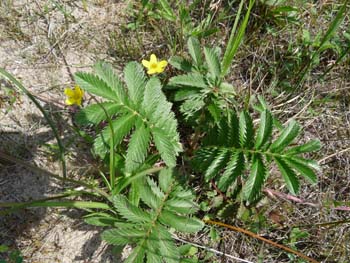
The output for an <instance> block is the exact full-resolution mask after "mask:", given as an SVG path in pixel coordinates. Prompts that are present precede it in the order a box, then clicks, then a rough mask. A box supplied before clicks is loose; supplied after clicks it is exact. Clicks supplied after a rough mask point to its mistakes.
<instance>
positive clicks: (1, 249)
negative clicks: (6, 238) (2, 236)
mask: <svg viewBox="0 0 350 263" xmlns="http://www.w3.org/2000/svg"><path fill="white" fill-rule="evenodd" d="M5 254H6V255H7V256H6V257H3V255H5ZM0 256H1V257H2V258H3V259H0V263H22V262H23V257H22V254H21V251H19V250H11V249H10V248H9V247H8V246H6V245H0Z"/></svg>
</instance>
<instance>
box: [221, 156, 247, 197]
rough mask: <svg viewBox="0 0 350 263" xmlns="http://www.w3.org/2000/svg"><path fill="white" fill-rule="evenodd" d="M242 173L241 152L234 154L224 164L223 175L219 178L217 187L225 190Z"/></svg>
mask: <svg viewBox="0 0 350 263" xmlns="http://www.w3.org/2000/svg"><path fill="white" fill-rule="evenodd" d="M243 171H244V154H243V153H242V152H238V151H237V152H234V153H233V154H232V155H231V158H230V160H229V161H228V162H227V164H226V168H225V171H224V173H223V174H222V175H221V176H220V179H219V183H218V187H219V189H220V190H222V191H226V190H227V188H228V187H229V186H230V185H231V184H232V183H233V182H234V181H235V180H236V179H237V177H238V176H240V175H242V173H243Z"/></svg>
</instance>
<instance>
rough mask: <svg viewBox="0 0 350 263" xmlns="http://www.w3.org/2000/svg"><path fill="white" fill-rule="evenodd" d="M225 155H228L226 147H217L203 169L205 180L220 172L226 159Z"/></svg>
mask: <svg viewBox="0 0 350 263" xmlns="http://www.w3.org/2000/svg"><path fill="white" fill-rule="evenodd" d="M227 157H229V152H228V149H225V148H223V149H219V151H218V152H217V154H216V155H215V156H214V159H213V160H212V161H211V164H210V165H209V167H208V168H207V170H206V171H205V174H204V178H205V179H206V180H207V181H209V180H210V179H212V178H213V177H215V176H216V175H217V174H218V173H219V172H220V170H221V169H222V168H223V167H224V165H225V163H226V161H227Z"/></svg>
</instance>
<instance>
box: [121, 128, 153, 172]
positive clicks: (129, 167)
mask: <svg viewBox="0 0 350 263" xmlns="http://www.w3.org/2000/svg"><path fill="white" fill-rule="evenodd" d="M150 139H151V133H150V131H149V129H148V128H147V127H146V126H145V125H144V124H143V123H141V125H139V127H137V128H136V130H135V132H134V133H133V135H132V136H131V138H130V141H129V147H128V150H127V154H126V160H125V169H126V171H127V172H129V173H131V172H133V171H135V170H136V169H137V168H138V167H140V166H141V165H142V164H143V162H144V161H145V159H146V156H147V150H148V146H149V142H150Z"/></svg>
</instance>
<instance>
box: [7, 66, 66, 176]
mask: <svg viewBox="0 0 350 263" xmlns="http://www.w3.org/2000/svg"><path fill="white" fill-rule="evenodd" d="M0 75H2V76H3V77H5V78H6V79H7V80H9V81H11V82H12V83H13V84H14V85H15V86H16V87H17V88H18V89H19V90H20V91H21V92H22V93H23V94H25V95H27V96H28V98H29V99H30V100H31V101H32V102H33V103H34V105H35V106H36V107H37V108H38V109H39V110H40V111H41V113H42V114H43V116H44V118H45V119H46V121H47V123H48V124H49V126H50V128H51V129H52V132H53V134H54V136H55V138H56V141H57V144H58V148H59V151H60V160H61V163H62V174H63V177H64V178H66V177H67V168H66V159H65V156H64V155H65V149H64V146H63V143H62V141H61V138H60V136H59V134H58V131H57V129H56V126H55V124H54V122H53V121H52V120H51V118H50V116H49V115H48V114H47V113H46V111H45V110H44V108H43V107H42V106H41V105H40V103H39V101H38V100H37V99H36V98H35V96H34V95H33V94H31V93H30V91H29V90H27V89H26V88H25V87H24V86H23V85H22V83H20V82H19V81H18V80H17V79H16V78H15V77H14V76H13V75H12V74H11V73H9V72H7V71H6V70H5V69H3V68H0Z"/></svg>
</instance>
